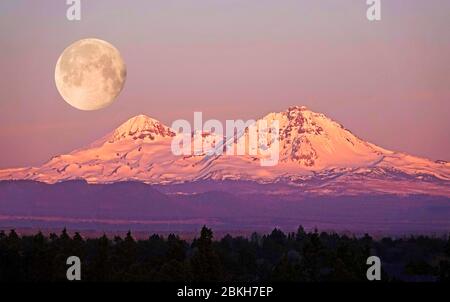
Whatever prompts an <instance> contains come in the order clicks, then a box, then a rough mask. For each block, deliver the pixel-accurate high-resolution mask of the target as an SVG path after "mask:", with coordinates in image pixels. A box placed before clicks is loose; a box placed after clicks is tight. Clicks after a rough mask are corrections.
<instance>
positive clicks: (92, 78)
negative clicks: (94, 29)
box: [55, 39, 127, 110]
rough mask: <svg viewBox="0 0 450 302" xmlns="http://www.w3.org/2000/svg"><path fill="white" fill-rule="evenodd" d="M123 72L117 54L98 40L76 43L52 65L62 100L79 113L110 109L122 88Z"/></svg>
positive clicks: (122, 63)
mask: <svg viewBox="0 0 450 302" xmlns="http://www.w3.org/2000/svg"><path fill="white" fill-rule="evenodd" d="M126 76H127V69H126V66H125V63H124V61H123V59H122V57H121V55H120V53H119V51H118V50H117V49H116V48H115V47H114V46H112V45H111V44H109V43H108V42H106V41H103V40H99V39H83V40H79V41H77V42H75V43H73V44H72V45H70V46H69V47H67V48H66V49H65V50H64V51H63V53H62V54H61V56H60V57H59V59H58V62H57V63H56V68H55V83H56V87H57V88H58V91H59V93H60V94H61V96H62V98H63V99H64V100H65V101H66V102H67V103H69V104H70V105H72V106H73V107H75V108H77V109H80V110H98V109H101V108H105V107H106V106H108V105H110V104H111V103H112V102H114V100H115V99H116V98H117V96H118V95H119V93H120V92H121V91H122V88H123V86H124V84H125V79H126Z"/></svg>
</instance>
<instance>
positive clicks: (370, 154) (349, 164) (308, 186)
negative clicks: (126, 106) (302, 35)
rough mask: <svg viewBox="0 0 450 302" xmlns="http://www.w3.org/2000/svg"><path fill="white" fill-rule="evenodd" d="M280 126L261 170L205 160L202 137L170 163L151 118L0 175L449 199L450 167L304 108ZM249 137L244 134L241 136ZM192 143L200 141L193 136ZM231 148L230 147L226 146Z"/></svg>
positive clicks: (163, 136)
mask: <svg viewBox="0 0 450 302" xmlns="http://www.w3.org/2000/svg"><path fill="white" fill-rule="evenodd" d="M263 119H264V120H266V121H268V123H269V124H270V122H271V121H273V120H277V121H278V122H279V125H280V146H279V150H280V152H279V163H278V165H275V166H273V167H263V166H261V165H260V156H259V155H256V156H255V155H249V154H245V155H242V156H230V155H226V154H222V155H217V156H216V155H214V156H207V155H206V152H207V151H209V150H210V149H211V148H212V147H214V143H215V142H216V141H217V140H219V139H220V138H221V137H219V136H218V135H215V134H214V133H212V134H211V133H204V134H203V135H202V137H203V139H204V140H206V149H205V150H203V152H202V153H200V154H198V155H189V156H175V155H173V154H172V152H171V142H172V139H173V138H174V136H176V135H177V134H176V133H175V131H174V130H172V129H170V128H169V127H167V126H165V125H163V124H162V123H161V122H159V121H157V120H155V119H152V118H150V117H147V116H144V115H139V116H136V117H133V118H131V119H130V120H128V121H126V122H125V123H123V124H122V125H120V126H119V127H118V128H117V129H116V130H114V131H112V132H111V133H109V134H107V135H106V136H104V137H103V138H101V139H99V140H97V141H95V142H94V143H92V144H91V145H89V146H88V147H85V148H81V149H77V150H75V151H73V152H71V153H69V154H65V155H60V156H56V157H53V158H52V159H51V160H50V161H49V162H47V163H45V164H44V165H42V166H41V167H32V168H19V169H7V170H1V171H0V180H11V179H31V180H38V181H42V182H47V183H55V182H59V181H64V180H69V179H85V180H87V181H88V182H92V183H109V182H117V181H124V180H137V181H142V182H146V183H153V184H168V183H179V182H191V181H196V180H205V179H211V180H224V179H230V180H251V181H256V182H261V183H275V182H283V183H289V184H292V185H293V186H294V187H295V188H297V189H301V190H303V191H305V192H312V193H321V194H327V193H342V194H344V193H348V194H358V193H359V192H370V191H373V192H379V193H400V194H409V193H423V194H434V195H445V196H450V186H449V184H450V182H449V180H450V164H449V163H447V162H433V161H430V160H428V159H424V158H418V157H414V156H411V155H408V154H404V153H398V152H393V151H389V150H386V149H383V148H381V147H378V146H376V145H374V144H371V143H368V142H365V141H363V140H361V139H360V138H358V137H357V136H355V135H353V134H352V133H351V132H350V131H349V130H347V129H345V128H344V127H343V126H342V125H340V124H339V123H337V122H335V121H333V120H331V119H329V118H328V117H326V116H325V115H323V114H321V113H315V112H312V111H310V110H308V109H307V108H305V107H291V108H289V109H288V110H286V111H284V112H280V113H270V114H268V115H266V116H265V117H263ZM244 135H246V134H244ZM195 137H196V139H199V137H197V136H195ZM228 147H229V148H230V147H233V148H234V146H233V145H231V146H228Z"/></svg>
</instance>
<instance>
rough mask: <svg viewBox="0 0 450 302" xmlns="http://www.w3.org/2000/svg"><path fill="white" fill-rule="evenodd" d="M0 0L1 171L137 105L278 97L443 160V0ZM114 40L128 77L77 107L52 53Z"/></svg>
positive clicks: (234, 113) (250, 102)
mask: <svg viewBox="0 0 450 302" xmlns="http://www.w3.org/2000/svg"><path fill="white" fill-rule="evenodd" d="M82 3H83V11H82V21H81V22H69V21H67V20H66V19H65V8H66V6H65V1H54V2H51V1H45V2H40V1H31V0H29V1H20V0H17V1H2V2H0V27H1V28H2V31H1V32H0V47H1V49H2V56H1V57H0V66H1V67H2V69H3V73H2V74H3V75H2V77H1V81H0V83H1V84H0V85H1V89H0V141H1V142H2V149H1V157H0V168H5V167H14V166H23V165H38V164H41V163H43V162H45V161H46V160H48V159H49V158H50V157H51V156H53V155H56V154H60V153H66V152H69V151H71V150H72V149H74V148H77V147H80V146H83V145H86V144H89V143H90V142H91V141H93V140H95V139H97V138H98V137H100V136H102V135H104V134H105V133H107V132H109V131H110V130H112V129H113V128H115V127H117V126H118V125H119V124H120V123H121V122H123V121H125V120H127V119H128V118H130V117H131V116H133V115H136V114H140V113H144V114H147V115H149V116H152V117H154V118H156V119H159V120H161V121H163V122H164V123H166V124H168V125H170V124H171V122H172V121H173V120H174V119H177V118H185V119H188V120H192V118H193V112H194V111H196V110H197V111H203V113H204V116H205V118H217V119H222V120H224V119H234V118H242V119H250V118H258V117H261V116H263V115H265V114H266V113H268V112H271V111H283V110H285V109H286V108H287V107H289V106H290V105H305V106H307V107H309V108H310V109H312V110H314V111H319V112H323V113H325V114H327V115H328V116H329V117H331V118H333V119H335V120H337V121H339V122H340V123H342V124H343V125H345V126H346V127H347V128H348V129H350V130H351V131H352V132H354V133H355V134H357V135H358V136H360V137H361V138H363V139H366V140H368V141H370V142H373V143H376V144H378V145H380V146H382V147H385V148H389V149H393V150H398V151H405V152H408V153H412V154H414V155H420V156H424V157H428V158H431V159H445V160H450V157H449V154H450V152H449V151H450V140H449V134H448V133H449V124H450V122H449V121H450V119H449V118H448V114H449V112H450V55H449V54H450V34H449V33H448V28H450V19H449V18H448V12H449V11H450V2H449V1H445V0H442V1H440V0H434V1H419V0H417V1H415V0H414V1H413V0H412V1H408V2H405V1H403V0H389V1H382V5H383V6H382V9H383V11H382V21H381V22H376V23H373V22H372V23H371V22H368V21H367V20H366V19H365V10H366V4H365V0H364V1H363V0H352V1H333V0H321V1H293V0H292V1H291V0H289V1H279V0H278V1H275V0H274V1H269V0H258V1H257V0H245V1H244V0H240V1H238V0H227V1H223V0H208V1H206V0H196V1H194V0H192V1H189V0H185V1H181V0H178V1H163V0H157V1H143V0H142V1H131V2H125V1H119V0H117V1H112V0H108V1H106V0H96V1H82ZM86 37H98V38H101V39H104V40H107V41H109V42H111V43H112V44H114V45H115V46H116V47H117V48H118V49H119V50H120V51H121V53H122V55H123V57H124V59H125V61H126V64H127V66H128V79H127V83H126V86H125V89H124V91H123V93H122V94H121V96H120V97H119V99H118V100H117V101H116V102H115V103H114V104H113V105H112V106H110V107H108V108H106V109H104V110H100V111H96V112H83V111H78V110H76V109H74V108H72V107H70V106H69V105H67V104H66V103H65V102H64V101H63V100H62V99H61V97H60V96H59V95H58V92H57V91H56V89H55V85H54V82H53V72H54V66H55V63H56V60H57V58H58V56H59V55H60V53H61V52H62V50H63V49H64V48H65V47H66V46H68V45H69V44H70V43H72V42H74V41H75V40H78V39H80V38H86Z"/></svg>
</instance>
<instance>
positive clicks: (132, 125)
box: [112, 114, 175, 141]
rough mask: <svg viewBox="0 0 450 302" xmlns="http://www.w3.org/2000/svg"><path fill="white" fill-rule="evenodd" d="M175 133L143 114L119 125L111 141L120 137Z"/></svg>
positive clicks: (154, 137)
mask: <svg viewBox="0 0 450 302" xmlns="http://www.w3.org/2000/svg"><path fill="white" fill-rule="evenodd" d="M174 135H175V133H174V132H173V131H172V130H171V129H170V128H169V127H167V126H166V125H164V124H163V123H161V122H160V121H158V120H156V119H153V118H151V117H149V116H147V115H145V114H139V115H136V116H134V117H132V118H130V119H129V120H127V121H126V122H125V123H123V124H122V125H120V126H119V127H118V128H117V129H116V130H115V131H114V132H113V135H112V140H113V141H119V140H122V139H133V140H137V139H149V140H155V139H156V138H157V137H171V136H174Z"/></svg>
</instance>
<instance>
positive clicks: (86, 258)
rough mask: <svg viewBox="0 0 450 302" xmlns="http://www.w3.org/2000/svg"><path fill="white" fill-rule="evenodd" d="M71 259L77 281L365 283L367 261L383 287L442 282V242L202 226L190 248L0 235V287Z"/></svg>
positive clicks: (445, 259) (449, 264) (129, 240)
mask: <svg viewBox="0 0 450 302" xmlns="http://www.w3.org/2000/svg"><path fill="white" fill-rule="evenodd" d="M74 255H75V256H78V257H79V258H80V259H81V267H82V280H84V281H367V279H366V271H367V268H368V265H367V264H366V260H367V258H368V257H369V256H373V255H376V256H378V257H380V259H381V262H382V280H385V281H396V280H405V281H449V278H450V240H449V238H431V237H425V236H417V237H409V238H403V239H391V238H384V239H381V240H373V239H372V238H371V237H370V236H368V235H366V236H364V237H360V238H356V237H348V236H346V235H338V234H335V233H325V232H322V233H319V232H317V231H313V232H305V231H304V229H303V228H302V227H300V228H299V229H298V231H297V232H294V233H288V234H285V233H283V232H282V231H280V230H278V229H275V230H273V231H272V233H270V234H268V235H259V234H257V233H254V234H253V235H252V236H251V237H250V238H244V237H232V236H230V235H227V236H225V237H223V238H222V239H221V240H213V232H212V231H211V230H210V229H208V228H206V227H203V228H202V230H201V233H200V235H199V237H198V238H196V239H194V240H192V241H190V242H188V241H185V240H182V239H180V238H179V237H178V236H175V235H169V236H167V237H166V238H164V237H162V236H159V235H152V236H151V237H149V238H148V239H146V240H135V239H134V238H133V237H132V235H131V234H130V233H128V234H127V236H126V237H125V238H121V237H114V238H112V239H110V238H107V237H106V236H102V237H100V238H95V239H90V238H89V239H84V238H83V237H82V236H80V234H78V233H75V235H74V236H72V237H71V236H69V235H68V233H67V232H66V230H63V231H62V233H61V234H60V235H56V234H50V235H49V236H48V237H46V236H44V235H43V234H42V233H37V234H36V235H33V236H18V234H17V233H16V232H15V231H10V232H9V233H5V232H0V281H65V280H66V270H67V268H68V266H67V265H66V259H67V258H68V257H69V256H74Z"/></svg>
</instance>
